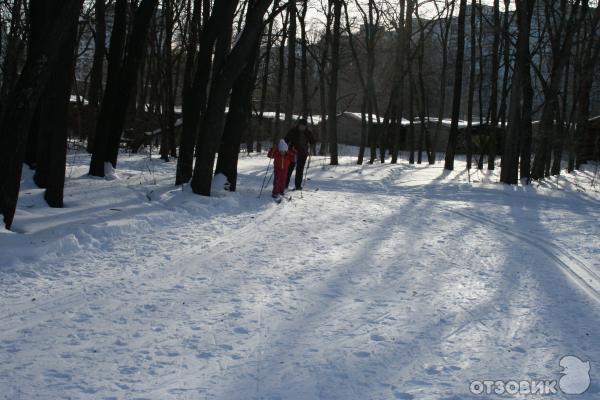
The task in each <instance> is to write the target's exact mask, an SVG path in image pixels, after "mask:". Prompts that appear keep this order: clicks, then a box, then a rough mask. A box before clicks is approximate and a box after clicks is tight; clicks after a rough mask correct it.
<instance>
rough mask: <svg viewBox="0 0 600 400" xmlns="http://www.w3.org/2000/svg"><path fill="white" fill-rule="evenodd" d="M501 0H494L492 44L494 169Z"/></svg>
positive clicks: (490, 142)
mask: <svg viewBox="0 0 600 400" xmlns="http://www.w3.org/2000/svg"><path fill="white" fill-rule="evenodd" d="M500 28H501V26H500V0H494V42H493V44H492V70H491V73H492V74H491V77H490V81H491V82H490V83H491V97H490V108H489V114H490V118H491V121H490V130H489V133H488V135H489V136H488V138H489V139H488V167H487V168H488V170H493V169H494V167H495V163H496V152H497V146H498V78H499V77H498V74H499V70H500Z"/></svg>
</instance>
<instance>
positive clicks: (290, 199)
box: [273, 195, 292, 204]
mask: <svg viewBox="0 0 600 400" xmlns="http://www.w3.org/2000/svg"><path fill="white" fill-rule="evenodd" d="M283 200H285V201H292V196H286V195H283V196H277V197H273V201H275V203H277V204H281V202H282V201H283Z"/></svg>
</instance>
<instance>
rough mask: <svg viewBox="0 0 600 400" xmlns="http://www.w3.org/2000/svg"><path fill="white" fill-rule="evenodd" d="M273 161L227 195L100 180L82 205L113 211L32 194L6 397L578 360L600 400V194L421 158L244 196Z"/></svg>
mask: <svg viewBox="0 0 600 400" xmlns="http://www.w3.org/2000/svg"><path fill="white" fill-rule="evenodd" d="M315 164H316V163H315ZM132 165H133V164H132ZM262 166H263V160H262V159H260V158H255V159H243V160H242V176H241V183H240V187H241V192H240V193H238V194H237V195H234V196H228V197H225V198H220V199H219V198H217V199H210V200H207V199H202V200H197V197H196V196H194V195H191V194H189V193H185V192H181V191H177V190H174V189H173V188H172V187H169V186H168V184H166V182H167V181H168V179H171V176H168V174H167V172H168V171H164V177H163V176H162V175H160V174H159V185H158V188H155V189H153V192H152V193H151V194H150V197H151V198H152V200H153V201H151V202H149V201H146V200H144V197H145V195H147V194H148V193H150V189H149V187H150V186H148V185H147V184H144V185H141V186H139V187H133V188H132V186H127V185H123V184H122V183H121V181H119V182H118V183H116V182H104V181H93V184H96V186H102V188H106V189H105V190H107V191H108V190H109V189H110V188H112V189H113V190H114V187H115V185H116V186H117V187H118V188H121V189H119V190H121V191H120V192H119V194H118V195H117V198H116V199H115V198H114V196H111V198H110V199H108V198H107V199H105V202H104V200H103V199H104V198H103V197H102V198H100V197H99V196H98V193H99V191H96V192H92V193H90V192H89V191H88V189H84V188H89V182H85V180H84V179H83V178H82V179H80V180H76V181H75V182H72V185H73V187H72V190H73V193H75V194H74V196H75V198H74V199H73V202H74V204H78V205H81V207H85V202H86V200H89V199H91V198H96V199H95V200H96V201H95V202H94V207H95V209H94V210H91V209H90V208H91V206H88V208H84V209H82V210H80V211H79V212H78V211H77V207H73V208H72V209H71V210H67V209H65V211H61V212H62V213H64V214H61V215H60V218H55V219H53V220H48V221H44V220H43V219H42V218H41V217H40V215H37V214H35V213H34V212H33V211H31V212H32V213H33V214H32V215H31V216H30V218H28V214H27V213H28V212H29V211H28V208H27V207H24V206H20V207H21V208H20V210H21V211H20V212H21V214H20V215H21V217H22V218H21V221H23V222H22V223H21V225H20V228H21V230H22V231H23V232H30V233H28V235H29V237H28V239H27V241H28V242H24V241H23V240H24V239H22V235H21V237H17V235H7V234H4V236H0V247H1V248H2V250H3V251H4V250H5V249H6V251H7V254H9V256H10V257H13V258H12V260H13V261H12V264H11V265H9V266H8V267H7V268H5V269H2V270H0V274H1V275H2V280H1V281H0V297H1V298H2V300H1V303H0V397H1V396H4V397H5V398H7V399H32V398H36V399H46V398H47V399H56V398H118V399H130V398H148V399H170V398H177V399H204V398H206V399H317V398H322V399H413V398H415V399H444V398H446V399H452V398H454V399H466V398H471V397H473V398H482V397H481V396H472V395H469V382H470V381H472V380H474V379H558V377H559V374H558V373H559V367H558V360H559V359H560V357H561V356H563V355H568V354H573V355H577V356H580V357H581V358H583V359H585V360H591V363H592V387H591V388H590V390H589V391H588V392H587V393H586V394H585V395H583V396H581V397H580V398H583V399H593V398H598V396H599V395H600V374H599V373H598V370H599V368H598V367H599V366H600V346H599V344H600V339H599V338H598V332H599V331H600V329H599V328H600V301H599V299H598V272H599V271H600V264H599V262H600V261H599V258H600V257H598V255H599V254H600V243H599V239H598V238H599V237H600V227H599V226H598V221H599V220H600V207H598V205H599V204H600V202H599V200H598V198H597V196H596V197H594V196H592V195H587V194H579V193H575V192H572V191H562V192H561V191H552V190H550V189H547V191H545V190H543V189H544V188H538V190H537V191H533V189H532V190H531V191H528V190H527V189H524V188H520V189H515V190H513V192H511V190H512V189H508V188H505V187H502V186H497V185H492V184H485V183H481V184H479V185H471V184H466V183H460V182H461V181H460V179H458V178H457V175H459V174H460V172H457V173H453V174H449V175H448V174H444V173H443V172H442V171H441V170H440V169H439V168H433V167H430V168H428V169H426V168H413V167H410V166H408V165H406V164H401V165H399V166H397V167H390V166H369V167H366V168H365V169H358V167H355V166H345V167H338V168H333V169H332V168H321V167H316V168H315V170H314V175H313V179H312V181H310V182H309V186H312V187H319V188H320V190H319V191H318V192H315V191H306V192H305V193H304V196H303V198H302V199H300V198H299V196H298V195H297V194H296V195H295V196H294V200H293V201H292V202H290V203H283V204H282V205H279V206H276V205H274V204H272V203H271V202H270V201H269V200H267V199H262V200H258V199H256V198H255V196H254V191H253V190H250V189H246V190H247V191H244V188H249V187H255V186H256V183H257V182H260V179H261V177H260V172H261V170H262ZM124 173H126V172H124ZM161 177H163V178H164V182H163V181H162V180H161V179H162V178H161ZM122 180H123V177H122ZM457 182H458V183H457ZM119 185H120V186H119ZM26 190H30V189H26ZM103 190H104V189H103ZM38 195H39V194H36V193H35V192H34V191H32V196H38ZM77 196H79V197H77ZM87 196H90V197H87ZM25 198H26V199H27V197H25ZM32 201H33V200H32ZM142 203H144V204H145V206H144V208H141V207H140V205H141V204H142ZM197 203H200V204H197ZM22 204H24V203H23V202H22ZM32 204H34V205H33V206H32V208H33V209H36V208H37V206H36V205H35V204H37V203H35V202H32ZM109 208H114V209H118V210H119V211H110V209H109ZM117 213H118V214H119V215H118V216H115V214H117ZM69 216H70V217H72V219H71V220H68V221H70V222H69V224H67V223H66V222H67V218H68V217H69ZM102 218H104V219H102ZM36 224H37V225H36ZM18 226H19V225H18ZM507 228H508V229H507ZM69 234H70V235H71V236H69ZM55 236H58V237H55ZM26 237H27V236H26ZM86 238H87V239H86ZM42 241H43V243H48V247H47V248H46V252H47V253H48V254H44V253H36V252H35V248H36V247H37V246H39V245H41V242H42ZM57 243H58V244H57ZM69 243H70V245H69ZM27 246H30V247H31V250H32V252H33V254H31V255H30V258H27V257H19V255H18V252H19V251H20V252H22V251H23V249H24V248H25V249H26V248H27ZM53 246H54V247H53ZM10 247H12V250H11V249H10ZM55 247H56V248H58V250H56V249H55ZM49 249H50V250H49ZM50 253H51V254H50ZM28 263H29V264H28ZM574 273H575V274H577V276H578V277H580V278H581V279H583V282H582V281H581V279H580V278H573V274H574ZM578 279H579V280H578ZM33 298H35V300H34V301H32V299H33ZM557 397H559V398H560V395H559V396H554V398H557Z"/></svg>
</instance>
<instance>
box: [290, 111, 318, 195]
mask: <svg viewBox="0 0 600 400" xmlns="http://www.w3.org/2000/svg"><path fill="white" fill-rule="evenodd" d="M285 141H286V143H287V144H288V146H289V147H290V149H292V150H294V151H295V152H296V162H293V163H291V164H290V166H289V169H288V174H287V180H286V187H289V185H290V180H291V178H292V173H293V172H294V169H296V178H295V188H296V190H302V178H303V175H304V165H305V164H306V159H307V158H308V155H309V154H310V151H311V148H312V146H313V145H314V144H315V139H314V136H313V134H312V132H311V130H310V129H308V123H307V122H306V120H305V119H304V118H300V119H299V120H298V123H297V124H296V126H295V127H294V128H292V129H291V130H290V131H289V132H288V134H287V135H286V137H285Z"/></svg>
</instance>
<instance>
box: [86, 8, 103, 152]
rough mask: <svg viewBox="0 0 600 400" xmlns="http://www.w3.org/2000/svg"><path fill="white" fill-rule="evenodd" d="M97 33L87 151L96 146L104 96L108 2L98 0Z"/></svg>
mask: <svg viewBox="0 0 600 400" xmlns="http://www.w3.org/2000/svg"><path fill="white" fill-rule="evenodd" d="M95 12H96V34H95V35H94V61H93V64H92V71H91V72H90V89H89V92H88V108H87V115H86V118H85V126H86V130H85V133H84V135H85V137H87V151H88V152H89V153H91V152H92V149H93V148H94V134H95V133H96V120H97V118H98V107H99V106H100V99H101V98H102V77H103V76H104V55H105V52H106V15H105V14H106V2H105V0H96V5H95Z"/></svg>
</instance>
